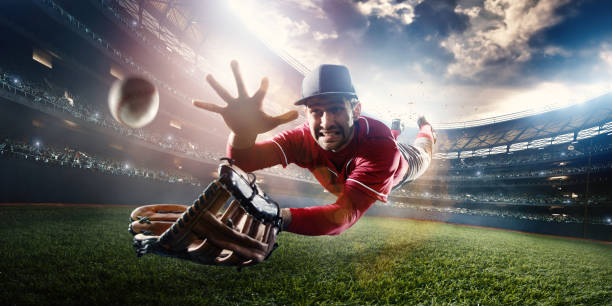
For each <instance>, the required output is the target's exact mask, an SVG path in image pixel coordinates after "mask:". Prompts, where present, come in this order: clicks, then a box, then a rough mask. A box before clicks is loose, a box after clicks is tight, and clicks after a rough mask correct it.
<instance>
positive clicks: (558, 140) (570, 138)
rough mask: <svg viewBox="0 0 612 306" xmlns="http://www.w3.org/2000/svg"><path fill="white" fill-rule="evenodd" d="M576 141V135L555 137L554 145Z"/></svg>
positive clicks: (569, 134) (568, 134)
mask: <svg viewBox="0 0 612 306" xmlns="http://www.w3.org/2000/svg"><path fill="white" fill-rule="evenodd" d="M573 140H574V133H573V132H572V133H567V134H562V135H557V136H555V137H553V139H552V142H551V143H552V144H560V143H566V142H570V141H573Z"/></svg>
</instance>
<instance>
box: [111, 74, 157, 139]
mask: <svg viewBox="0 0 612 306" xmlns="http://www.w3.org/2000/svg"><path fill="white" fill-rule="evenodd" d="M108 107H109V108H110V112H111V114H112V115H113V118H115V120H117V121H119V122H120V123H122V124H124V125H126V126H128V127H131V128H141V127H144V126H145V125H147V124H149V123H151V121H153V119H155V116H156V115H157V111H158V109H159V92H158V91H157V88H155V85H153V83H151V82H150V81H149V80H147V79H144V78H142V77H139V76H131V77H127V78H125V79H123V80H117V81H115V83H113V86H111V89H110V92H109V94H108Z"/></svg>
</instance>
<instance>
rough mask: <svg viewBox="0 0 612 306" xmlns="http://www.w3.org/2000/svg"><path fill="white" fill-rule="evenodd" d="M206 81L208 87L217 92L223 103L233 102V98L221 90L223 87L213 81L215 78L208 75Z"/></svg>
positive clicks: (223, 89)
mask: <svg viewBox="0 0 612 306" xmlns="http://www.w3.org/2000/svg"><path fill="white" fill-rule="evenodd" d="M206 81H207V82H208V84H209V85H210V87H212V88H213V89H214V90H215V92H217V94H218V95H219V97H221V99H223V101H225V102H228V103H229V102H231V101H233V100H234V98H233V97H232V96H231V95H230V94H229V92H227V90H225V88H223V86H221V84H219V82H217V80H215V77H213V76H212V75H210V74H209V75H207V76H206Z"/></svg>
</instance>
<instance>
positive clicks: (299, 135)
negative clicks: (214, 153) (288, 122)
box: [227, 128, 304, 172]
mask: <svg viewBox="0 0 612 306" xmlns="http://www.w3.org/2000/svg"><path fill="white" fill-rule="evenodd" d="M301 139H303V131H302V129H301V128H295V129H291V130H288V131H284V132H282V133H280V134H278V135H276V136H274V137H273V138H272V139H269V140H265V141H261V142H257V143H255V145H253V146H252V147H250V148H246V149H236V148H234V147H232V146H231V145H230V144H229V142H228V144H227V156H228V157H230V158H232V159H234V160H235V162H236V165H237V166H238V167H240V169H242V170H244V171H247V172H251V171H255V170H259V169H264V168H268V167H272V166H275V165H279V164H281V165H283V167H287V165H289V164H290V163H294V162H296V160H297V159H298V158H299V155H300V152H303V151H304V150H300V143H301Z"/></svg>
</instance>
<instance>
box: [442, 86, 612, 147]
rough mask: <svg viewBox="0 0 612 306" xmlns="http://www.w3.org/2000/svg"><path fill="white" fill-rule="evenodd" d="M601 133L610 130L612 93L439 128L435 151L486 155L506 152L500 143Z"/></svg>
mask: <svg viewBox="0 0 612 306" xmlns="http://www.w3.org/2000/svg"><path fill="white" fill-rule="evenodd" d="M603 133H612V94H606V95H603V96H601V97H598V98H596V99H593V100H590V101H587V102H585V103H581V104H576V105H573V106H570V107H566V108H562V109H557V110H554V111H549V112H545V113H541V114H537V115H533V116H529V117H523V118H517V119H511V120H507V121H503V122H497V123H491V124H486V125H480V126H472V127H465V128H455V129H440V130H438V139H439V140H440V141H439V143H438V147H437V149H438V152H444V153H449V152H451V153H453V154H455V155H456V154H457V153H459V154H461V152H463V151H471V152H472V153H473V154H476V155H488V154H489V153H490V152H491V149H497V151H499V152H497V151H496V152H495V153H504V152H506V151H504V152H501V151H503V150H502V148H501V147H502V146H505V147H507V150H508V151H513V146H514V148H534V147H542V146H545V145H549V144H557V143H563V142H571V141H575V140H580V139H584V138H588V137H592V136H595V135H599V134H603ZM444 153H443V155H444ZM451 155H452V154H451ZM470 156H471V155H470ZM438 157H440V155H439V156H438ZM461 157H462V156H461ZM441 158H445V157H444V156H442V157H441Z"/></svg>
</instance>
